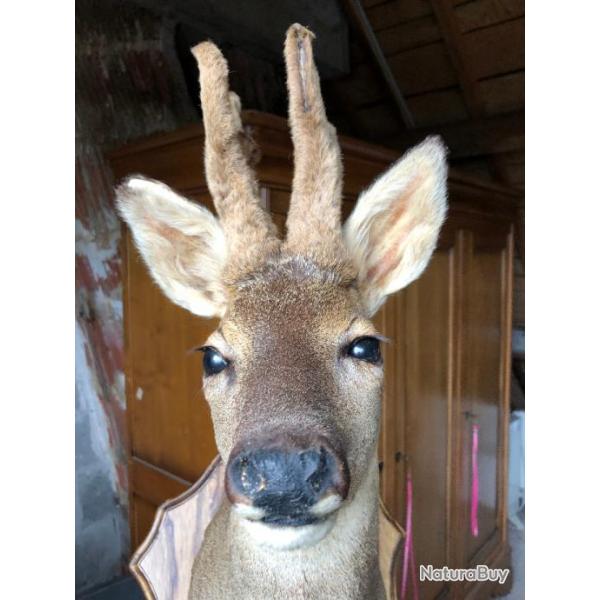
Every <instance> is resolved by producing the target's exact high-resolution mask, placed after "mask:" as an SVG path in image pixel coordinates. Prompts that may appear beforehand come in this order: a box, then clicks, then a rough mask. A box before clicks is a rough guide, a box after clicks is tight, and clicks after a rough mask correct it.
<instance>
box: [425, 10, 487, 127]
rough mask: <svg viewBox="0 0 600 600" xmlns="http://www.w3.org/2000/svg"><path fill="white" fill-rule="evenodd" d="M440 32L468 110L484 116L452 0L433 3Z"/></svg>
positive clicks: (475, 114)
mask: <svg viewBox="0 0 600 600" xmlns="http://www.w3.org/2000/svg"><path fill="white" fill-rule="evenodd" d="M431 7H432V8H433V12H434V14H435V18H436V20H437V22H438V27H439V28H440V33H441V34H442V38H443V40H444V42H445V44H446V49H447V50H448V53H449V54H450V60H451V62H452V66H453V67H454V70H455V71H456V75H457V77H458V83H459V85H460V88H461V90H462V93H463V98H464V101H465V104H466V105H467V110H468V112H469V115H471V117H472V118H479V117H482V116H483V101H482V99H481V95H480V94H479V89H478V85H477V77H476V76H475V71H474V69H473V68H472V66H471V64H470V63H469V61H468V59H467V58H465V51H464V38H463V35H462V33H461V31H460V28H459V27H458V23H457V22H456V17H455V14H454V7H453V5H452V2H450V0H435V2H432V3H431Z"/></svg>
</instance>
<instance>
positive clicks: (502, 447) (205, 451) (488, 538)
mask: <svg viewBox="0 0 600 600" xmlns="http://www.w3.org/2000/svg"><path fill="white" fill-rule="evenodd" d="M244 122H245V124H246V125H247V126H248V127H250V128H251V129H252V133H253V136H254V138H255V140H256V142H257V143H258V145H259V147H260V149H261V153H262V156H261V159H260V162H259V164H258V165H257V167H256V170H257V176H258V180H259V182H260V185H261V195H262V199H263V201H264V205H265V207H266V208H267V209H268V210H269V211H270V212H271V213H272V214H273V218H274V220H275V222H276V223H277V225H278V227H280V228H281V230H282V231H283V227H284V222H285V215H286V211H287V207H288V202H289V196H290V189H291V182H292V174H293V150H292V145H291V140H290V136H289V132H288V126H287V122H286V121H285V120H284V119H282V118H279V117H275V116H273V115H267V114H262V113H257V112H252V111H248V112H246V113H244ZM340 143H341V146H342V152H343V156H344V171H345V184H344V206H343V211H344V214H345V215H347V214H349V212H350V211H351V209H352V207H353V204H354V202H355V200H356V198H357V196H358V194H359V193H360V192H361V191H362V190H363V189H364V188H365V187H366V186H367V185H368V184H369V183H371V181H372V180H373V179H374V178H375V177H376V176H377V175H379V174H380V173H381V172H382V171H384V170H385V169H386V168H387V166H388V165H389V164H390V163H392V162H393V161H395V160H396V159H397V158H398V157H399V156H400V154H399V153H397V152H394V151H391V150H388V149H384V148H381V147H378V146H374V145H371V144H366V143H363V142H360V141H357V140H354V139H349V138H344V137H342V138H341V139H340ZM203 144H204V140H203V129H202V127H201V126H200V125H195V126H190V127H186V128H184V129H181V130H179V131H176V132H173V133H169V134H163V135H159V136H155V137H152V138H148V139H145V140H143V141H140V142H137V143H133V144H130V145H128V146H126V147H124V148H122V149H120V150H119V151H116V152H113V153H112V154H111V156H110V161H111V164H112V168H113V171H114V174H115V177H116V178H117V180H118V179H121V178H123V177H125V176H127V175H131V174H135V173H140V174H143V175H146V176H148V177H152V178H154V179H158V180H160V181H163V182H165V183H167V184H168V185H170V186H172V187H173V188H174V189H175V190H177V191H178V192H180V193H181V194H183V195H185V196H187V197H189V198H191V199H193V200H196V201H197V202H200V203H202V204H205V205H206V206H208V207H210V208H211V209H213V206H212V202H211V199H210V196H209V194H208V192H207V188H206V181H205V179H204V167H203ZM449 190H450V191H449V198H450V213H449V217H448V220H447V222H446V223H445V225H444V227H443V231H442V234H441V238H440V241H439V244H438V248H437V251H436V252H435V254H434V257H433V259H432V261H431V263H430V265H429V267H428V268H427V270H426V271H425V273H424V274H423V275H422V276H421V278H420V279H419V280H417V281H416V282H415V283H412V284H411V285H410V286H409V287H408V288H406V289H405V290H403V291H402V292H400V293H398V294H396V295H395V296H393V297H392V298H391V299H390V300H388V302H387V304H386V305H385V306H384V308H383V309H382V310H381V311H380V313H379V314H378V315H377V316H376V319H375V320H376V322H377V324H378V326H379V327H380V329H381V330H382V332H383V333H384V334H385V335H386V336H388V337H390V338H391V340H392V343H391V344H389V345H386V347H385V350H384V360H385V369H386V374H385V377H386V384H385V397H384V404H383V419H382V431H381V441H380V460H381V473H382V478H381V493H382V496H383V498H384V500H385V503H386V505H387V507H388V509H389V510H390V512H391V513H392V515H393V516H394V517H395V518H396V519H397V520H398V521H399V522H400V523H403V522H404V519H405V477H406V469H407V468H410V470H411V473H412V478H413V482H414V512H413V523H414V548H415V558H416V563H417V565H420V564H422V565H428V564H431V565H433V566H434V567H442V566H444V565H447V566H449V567H455V568H456V567H469V566H474V565H478V564H487V565H490V566H508V564H509V548H508V544H507V537H506V535H507V531H506V493H507V431H508V417H509V388H510V386H509V381H510V378H509V374H510V342H511V299H512V263H513V222H514V219H515V214H516V213H515V211H516V209H517V207H518V205H519V201H520V198H519V196H518V195H515V194H514V193H512V192H509V191H507V190H506V189H504V188H501V187H496V186H493V185H490V184H488V183H482V182H480V181H477V180H475V179H472V178H467V177H464V176H463V175H459V174H457V173H454V172H452V171H451V172H450V177H449ZM123 300H124V312H125V315H124V316H125V341H126V381H127V414H128V422H129V446H130V456H129V489H130V523H131V544H132V549H135V548H136V547H137V546H138V545H139V544H140V543H141V542H142V540H143V539H144V537H145V536H146V534H147V533H148V531H149V528H150V525H151V523H152V520H153V517H154V512H155V510H156V508H157V507H158V506H159V505H160V504H161V503H162V502H163V501H165V500H166V499H168V498H172V497H173V496H176V495H177V494H179V493H181V492H183V491H184V490H185V489H186V488H187V487H189V485H190V484H191V483H192V482H194V481H195V480H196V479H198V477H199V476H200V475H201V473H202V472H203V471H204V469H206V467H207V466H208V465H209V463H210V462H211V460H212V459H213V458H214V456H215V454H216V452H217V451H216V447H215V443H214V439H213V432H212V426H211V421H210V415H209V410H208V406H207V404H206V402H205V401H204V399H203V397H202V386H201V376H202V367H201V357H200V355H199V354H198V353H194V352H190V349H191V348H193V347H195V346H198V345H199V344H200V343H202V342H203V341H204V340H205V339H206V337H207V336H208V334H209V333H210V332H211V331H212V330H213V329H214V328H215V326H216V325H217V323H216V321H207V320H205V319H201V318H198V317H194V316H192V315H191V314H189V313H187V312H186V311H185V310H183V309H181V308H179V307H177V306H175V305H174V304H172V303H171V302H170V301H169V300H167V299H166V298H165V297H164V296H163V294H162V292H161V291H160V290H159V289H158V287H157V286H156V285H155V284H154V283H153V282H152V281H151V279H150V277H149V276H148V274H147V272H146V267H145V266H144V264H143V263H142V261H141V259H140V257H139V256H138V254H137V252H136V250H135V248H134V247H133V244H132V241H131V238H130V236H129V234H128V232H127V231H126V230H125V228H124V238H123ZM473 423H476V424H478V425H479V471H480V501H479V535H478V536H477V537H473V536H472V535H471V531H470V528H469V500H470V486H471V430H472V425H473ZM419 592H420V598H421V599H422V600H428V599H431V598H446V597H448V598H464V597H473V598H475V597H476V598H485V597H489V596H490V594H491V593H492V592H493V589H492V586H490V585H489V584H482V583H469V584H460V583H452V584H449V583H443V582H421V583H420V589H419ZM409 597H411V596H410V594H409Z"/></svg>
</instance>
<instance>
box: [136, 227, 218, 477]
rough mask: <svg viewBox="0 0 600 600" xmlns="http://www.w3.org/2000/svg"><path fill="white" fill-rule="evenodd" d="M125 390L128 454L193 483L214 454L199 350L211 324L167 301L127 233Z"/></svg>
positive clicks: (212, 327) (212, 325)
mask: <svg viewBox="0 0 600 600" xmlns="http://www.w3.org/2000/svg"><path fill="white" fill-rule="evenodd" d="M125 246H126V258H125V260H126V263H127V297H126V303H127V307H126V310H127V317H126V318H127V371H128V372H127V386H128V405H127V413H128V419H129V434H130V446H131V453H132V456H134V457H138V458H141V459H143V460H146V461H148V462H149V463H152V464H153V465H156V466H158V467H160V468H162V469H165V470H167V471H169V472H171V473H173V474H174V475H176V476H178V477H181V478H183V479H186V480H188V481H195V480H196V479H197V478H198V477H199V476H200V475H201V473H202V472H203V471H204V469H205V468H206V467H207V466H208V465H209V464H210V462H211V461H212V459H213V458H214V456H215V454H216V451H217V450H216V446H215V443H214V439H213V433H212V425H211V420H210V415H209V408H208V405H207V403H206V401H205V400H204V397H203V395H202V387H201V377H202V366H201V356H200V355H199V353H196V352H191V350H192V348H194V347H197V346H199V345H201V344H202V343H203V342H204V340H205V339H206V338H207V337H208V335H209V334H210V333H211V332H212V331H213V330H214V328H215V327H216V325H217V323H216V321H207V320H206V319H201V318H200V317H195V316H193V315H192V314H190V313H188V312H187V311H186V310H184V309H183V308H179V307H178V306H175V305H174V304H173V303H172V302H170V301H169V300H167V299H166V298H165V297H164V295H163V293H162V291H161V290H160V289H159V288H158V286H157V285H156V284H155V283H154V282H153V281H152V279H151V278H150V276H149V275H148V272H147V269H146V266H145V265H144V264H143V262H142V259H141V257H140V256H139V255H138V253H137V251H136V249H135V247H134V246H133V242H132V240H131V238H130V236H129V234H126V240H125Z"/></svg>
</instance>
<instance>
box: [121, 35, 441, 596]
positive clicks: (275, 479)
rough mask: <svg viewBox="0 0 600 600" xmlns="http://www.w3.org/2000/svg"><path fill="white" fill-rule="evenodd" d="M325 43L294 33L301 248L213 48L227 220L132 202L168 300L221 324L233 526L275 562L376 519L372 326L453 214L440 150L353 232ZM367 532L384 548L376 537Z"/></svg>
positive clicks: (363, 213) (208, 389) (220, 391)
mask: <svg viewBox="0 0 600 600" xmlns="http://www.w3.org/2000/svg"><path fill="white" fill-rule="evenodd" d="M312 37H313V35H312V34H311V33H310V32H309V31H308V30H306V29H305V28H303V27H301V26H299V25H293V26H292V27H290V29H289V30H288V33H287V38H286V42H285V60H286V68H287V74H288V81H287V83H288V90H289V119H290V125H291V131H292V137H293V142H294V152H295V155H294V163H295V173H294V180H293V191H292V195H291V201H290V208H289V213H288V217H287V235H286V237H285V240H280V239H278V237H277V233H276V229H275V227H274V225H273V223H272V221H271V219H270V216H269V215H268V214H267V212H266V211H265V210H263V208H262V207H261V205H260V200H259V192H258V187H257V183H256V181H255V178H254V174H253V173H252V171H251V168H250V166H249V163H248V160H247V151H246V150H247V147H248V143H247V142H248V140H247V139H246V138H245V136H244V132H243V129H242V124H241V119H240V103H239V99H238V98H237V96H236V95H235V94H233V93H232V92H230V91H229V88H228V71H227V64H226V61H225V59H224V58H223V56H222V55H221V53H220V52H219V50H218V49H217V48H216V47H215V46H214V45H213V44H212V43H209V42H205V43H202V44H199V45H198V46H196V47H195V48H194V49H193V50H192V52H193V54H194V56H195V57H196V59H197V61H198V65H199V69H200V86H201V102H202V109H203V119H204V128H205V134H206V149H205V163H206V164H205V166H206V177H207V181H208V186H209V190H210V193H211V195H212V198H213V200H214V204H215V207H216V210H217V213H218V218H216V217H215V216H213V214H211V213H210V212H209V211H208V210H206V209H205V208H203V207H201V206H198V205H196V204H193V203H192V202H189V201H188V200H185V199H184V198H182V197H181V196H179V195H177V194H176V193H175V192H173V191H172V190H170V189H169V188H168V187H167V186H165V185H163V184H161V183H158V182H156V181H151V180H148V179H145V178H142V177H133V178H130V179H129V180H127V181H126V182H125V183H124V184H122V185H121V187H120V188H119V190H118V205H119V209H120V211H121V214H122V215H123V217H124V218H125V220H126V221H127V222H128V223H129V225H130V227H131V230H132V232H133V236H134V239H135V242H136V244H137V247H138V248H139V251H140V253H141V255H142V256H143V258H144V260H145V261H146V263H147V265H148V267H149V270H150V273H151V274H152V276H153V277H154V279H155V280H156V282H157V283H158V285H159V286H160V287H161V288H162V289H163V291H164V292H165V294H166V295H167V296H168V297H169V298H170V299H171V300H172V301H173V302H175V303H177V304H179V305H181V306H183V307H185V308H186V309H188V310H190V311H191V312H192V313H195V314H197V315H200V316H203V317H213V316H218V317H220V318H221V322H220V325H219V327H218V329H217V330H216V331H215V332H214V333H213V334H212V335H211V336H210V337H209V339H208V340H207V341H206V342H205V344H204V346H203V348H202V350H203V351H204V382H203V383H204V392H205V396H206V398H207V400H208V402H209V404H210V408H211V414H212V419H213V424H214V430H215V437H216V442H217V446H218V449H219V452H220V454H221V457H222V459H223V461H224V462H225V463H226V465H227V466H226V492H227V496H228V498H229V501H230V503H231V506H232V509H233V510H232V511H231V519H233V520H234V522H235V524H236V527H239V529H240V530H243V531H244V539H245V540H247V541H248V543H250V544H254V545H255V546H256V547H261V548H266V549H268V551H269V552H271V555H273V553H277V552H280V553H281V552H284V551H285V550H290V549H302V548H309V547H316V548H318V547H319V546H320V545H321V544H322V543H323V542H324V541H325V540H326V539H327V538H331V537H332V535H333V534H330V535H328V534H329V533H330V532H331V531H332V530H333V528H334V527H336V522H337V523H339V522H340V520H342V521H343V520H344V519H343V518H342V517H341V515H342V514H344V511H346V512H347V513H348V515H352V519H353V522H354V521H356V522H360V521H361V519H362V520H364V518H365V516H366V518H367V519H372V520H376V514H377V505H376V502H377V481H378V470H377V440H378V432H379V414H380V396H381V392H382V384H383V364H382V359H381V354H380V349H379V343H380V340H381V336H380V334H379V333H378V332H377V331H376V329H375V327H374V326H373V324H372V322H371V321H370V318H371V317H372V316H373V314H374V313H375V312H376V311H377V309H378V308H379V307H380V306H381V305H382V303H383V302H384V300H385V298H386V296H387V295H389V294H391V293H392V292H395V291H397V290H399V289H400V288H403V287H404V286H406V285H408V284H409V283H410V282H411V281H413V280H414V279H415V278H417V277H418V276H419V275H420V274H421V272H422V271H423V269H424V268H425V267H426V265H427V263H428V261H429V259H430V257H431V255H432V252H433V250H434V247H435V244H436V241H437V237H438V232H439V229H440V227H441V225H442V222H443V220H444V217H445V214H446V163H445V149H444V147H443V145H442V143H441V142H440V141H439V140H438V139H436V138H428V139H427V140H426V141H425V142H423V143H422V144H420V145H419V146H417V147H416V148H414V149H412V150H411V151H410V152H408V153H407V154H406V155H405V156H404V157H403V158H402V159H401V160H399V161H398V162H397V163H396V164H394V165H393V166H392V167H391V168H390V169H389V170H388V171H387V172H386V173H385V174H384V175H382V176H381V177H380V178H379V179H377V180H376V181H375V182H374V183H373V184H372V185H371V187H370V188H369V189H368V190H366V191H365V192H364V193H363V194H362V195H361V196H360V197H359V199H358V202H357V205H356V207H355V209H354V212H353V213H352V215H351V216H350V217H349V219H348V221H347V222H346V223H345V225H344V226H343V227H342V225H341V222H340V220H341V200H342V162H341V157H340V148H339V144H338V141H337V137H336V133H335V129H334V128H333V127H332V125H330V123H329V122H328V121H327V117H326V115H325V109H324V106H323V101H322V98H321V92H320V84H319V79H318V74H317V70H316V67H315V65H314V61H313V54H312ZM365 503H370V504H373V503H375V508H374V511H373V510H371V507H370V505H369V507H368V508H365V506H366V504H365ZM353 504H354V509H352V508H351V507H352V506H353ZM340 527H341V525H340ZM367 529H368V530H369V532H371V533H369V535H375V536H376V524H375V529H374V530H373V528H372V527H371V525H368V526H365V531H366V530H367ZM227 531H229V530H227ZM223 535H225V536H226V535H228V534H226V533H223ZM336 535H337V536H338V541H339V540H342V539H343V535H342V533H338V534H336ZM334 537H335V536H334ZM357 539H358V538H357ZM348 543H349V544H350V545H352V542H348ZM371 550H372V551H373V552H376V542H375V545H374V547H373V548H371ZM306 557H308V554H307V555H306V556H305V558H306ZM307 560H308V558H307ZM365 564H366V563H365ZM375 564H376V563H375ZM245 585H249V584H248V583H247V582H246V584H245ZM238 593H239V591H238ZM211 597H212V596H211ZM215 597H217V596H215ZM219 597H220V596H219ZM273 597H275V596H273Z"/></svg>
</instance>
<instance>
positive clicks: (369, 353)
mask: <svg viewBox="0 0 600 600" xmlns="http://www.w3.org/2000/svg"><path fill="white" fill-rule="evenodd" d="M348 356H351V357H352V358H357V359H358V360H364V361H366V362H370V363H373V364H376V363H379V362H381V351H380V349H379V340H378V339H377V338H374V337H361V338H358V339H356V340H354V341H353V342H352V343H351V344H350V346H348Z"/></svg>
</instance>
